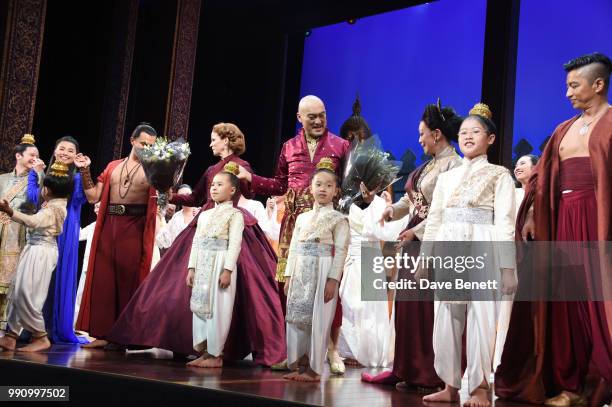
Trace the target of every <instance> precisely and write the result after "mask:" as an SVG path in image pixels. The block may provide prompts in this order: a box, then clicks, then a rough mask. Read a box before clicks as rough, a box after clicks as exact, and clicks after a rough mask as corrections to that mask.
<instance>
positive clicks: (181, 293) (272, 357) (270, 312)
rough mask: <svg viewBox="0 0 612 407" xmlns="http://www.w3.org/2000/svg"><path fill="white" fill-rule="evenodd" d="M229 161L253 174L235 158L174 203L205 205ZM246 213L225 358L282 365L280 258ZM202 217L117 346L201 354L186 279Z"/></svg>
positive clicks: (141, 296)
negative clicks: (250, 356)
mask: <svg viewBox="0 0 612 407" xmlns="http://www.w3.org/2000/svg"><path fill="white" fill-rule="evenodd" d="M228 161H234V162H236V163H238V164H240V165H242V166H243V167H245V168H246V169H247V170H249V171H250V165H249V163H247V162H246V161H243V160H241V159H240V158H238V157H237V156H235V155H231V156H229V157H227V158H225V159H223V160H221V161H220V162H219V163H217V164H215V165H213V166H211V167H209V168H208V169H207V170H206V172H205V173H204V175H203V177H202V179H201V180H200V182H199V183H198V185H197V186H196V188H194V191H193V194H192V195H191V196H188V197H187V196H176V197H175V198H174V199H173V202H176V203H186V202H188V203H190V204H192V205H194V204H195V205H197V204H199V203H200V202H202V201H203V200H204V199H203V198H205V197H206V196H207V191H208V190H209V187H210V184H211V182H212V179H213V177H214V176H215V174H217V173H218V172H220V171H221V170H222V169H223V166H224V165H225V164H226V163H227V162H228ZM242 188H243V186H242V185H241V189H242ZM243 190H244V191H248V189H243ZM237 198H238V197H236V199H235V202H234V205H236V202H237ZM212 206H213V202H212V200H211V199H206V204H205V205H204V206H203V207H202V210H206V209H209V208H211V207H212ZM241 210H242V212H243V214H244V220H245V228H244V232H243V235H242V247H241V251H240V256H239V257H238V264H237V267H238V270H237V272H238V279H237V287H236V289H237V295H236V300H235V303H234V313H233V316H232V324H231V327H230V332H229V336H228V338H227V342H226V344H225V349H224V357H225V358H227V359H242V358H244V357H245V356H247V355H248V354H249V353H253V360H254V361H255V362H256V363H259V364H262V365H271V364H274V363H278V362H280V361H282V360H283V359H284V358H285V357H286V353H287V350H286V341H285V322H284V318H283V313H282V310H281V303H280V298H279V296H278V285H277V283H276V281H275V280H274V275H275V270H276V255H275V254H274V251H273V250H272V247H270V244H269V243H268V240H267V239H266V237H265V234H264V233H263V231H262V230H261V228H260V227H259V226H258V225H257V220H256V219H255V218H254V217H253V216H252V215H250V214H249V213H248V212H247V211H245V210H243V209H241ZM197 219H198V217H197V216H196V217H195V218H194V219H193V221H192V222H191V223H190V224H189V225H188V226H187V228H185V230H183V231H182V232H181V233H180V234H179V235H178V237H177V238H176V240H175V241H174V243H173V244H172V246H171V247H170V249H169V250H168V251H167V252H166V253H165V254H164V256H163V257H162V258H161V260H160V261H159V263H158V264H157V266H156V267H155V268H154V269H153V270H152V271H151V274H150V275H149V277H148V278H147V279H146V280H145V281H144V282H143V283H142V285H141V286H140V288H139V289H138V291H137V292H136V294H134V296H133V297H132V300H131V301H130V303H129V304H128V306H127V307H126V309H125V311H124V312H123V313H122V314H121V316H120V317H119V319H118V320H117V323H116V324H115V326H114V327H113V330H112V332H111V335H110V337H109V339H110V340H111V341H112V342H116V343H122V344H126V345H144V346H151V347H158V348H163V349H168V350H171V351H173V352H177V353H181V354H193V353H195V351H194V350H193V340H192V325H191V324H192V313H191V310H190V308H189V300H190V298H191V289H190V288H189V287H187V285H186V283H185V277H186V275H187V263H188V261H189V253H190V251H191V243H192V241H193V236H194V235H195V231H196V226H197Z"/></svg>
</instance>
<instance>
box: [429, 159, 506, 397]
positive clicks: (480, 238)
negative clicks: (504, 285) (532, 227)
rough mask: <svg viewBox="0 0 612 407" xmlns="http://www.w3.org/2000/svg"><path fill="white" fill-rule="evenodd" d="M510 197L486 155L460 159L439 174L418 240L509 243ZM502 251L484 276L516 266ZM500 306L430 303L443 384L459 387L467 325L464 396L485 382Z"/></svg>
mask: <svg viewBox="0 0 612 407" xmlns="http://www.w3.org/2000/svg"><path fill="white" fill-rule="evenodd" d="M514 194H515V191H514V182H513V180H512V177H511V176H510V172H509V171H508V170H507V169H506V168H504V167H501V166H498V165H493V164H489V162H488V161H487V157H486V155H481V156H479V157H476V158H474V159H472V160H469V159H466V158H464V159H463V163H462V165H461V166H460V167H457V168H454V169H452V170H450V171H447V172H445V173H442V174H440V176H439V178H438V182H437V185H436V188H435V191H434V194H433V199H432V204H431V207H430V209H429V216H428V218H427V227H426V229H425V235H424V239H423V240H424V241H474V242H513V241H514V223H515V217H516V215H515V196H514ZM424 247H425V245H424ZM502 248H503V249H504V250H499V251H498V253H497V254H496V259H495V263H494V267H492V269H493V270H487V272H491V273H496V274H497V273H499V272H501V270H500V269H501V268H509V269H515V268H516V267H515V256H514V251H512V250H509V247H508V246H502ZM426 254H427V253H426ZM497 276H499V274H497ZM498 280H499V278H498ZM499 305H500V304H499V302H498V301H469V302H468V301H466V302H463V303H459V302H440V301H436V302H435V321H434V332H433V348H434V352H435V362H434V367H435V369H436V373H437V374H438V376H440V378H441V379H442V380H443V381H444V382H445V383H447V384H449V385H451V386H453V387H456V388H460V387H461V337H462V334H463V331H464V328H465V325H466V322H467V332H466V338H467V346H466V348H467V376H468V387H469V392H470V393H471V392H473V391H474V390H475V389H476V388H477V387H478V386H480V385H481V383H482V382H483V380H485V379H486V380H487V381H488V379H489V377H490V374H491V365H492V362H493V355H494V351H495V348H496V347H503V343H499V342H498V343H496V329H497V320H498V313H499ZM466 314H467V318H466Z"/></svg>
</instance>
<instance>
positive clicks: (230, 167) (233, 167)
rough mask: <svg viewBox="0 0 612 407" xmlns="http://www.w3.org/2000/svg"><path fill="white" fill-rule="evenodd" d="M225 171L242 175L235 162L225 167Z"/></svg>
mask: <svg viewBox="0 0 612 407" xmlns="http://www.w3.org/2000/svg"><path fill="white" fill-rule="evenodd" d="M223 171H224V172H229V173H230V174H234V175H235V176H238V174H239V173H240V167H239V166H238V164H236V163H235V162H233V161H230V162H228V163H227V164H225V165H224V166H223Z"/></svg>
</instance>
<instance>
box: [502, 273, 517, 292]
mask: <svg viewBox="0 0 612 407" xmlns="http://www.w3.org/2000/svg"><path fill="white" fill-rule="evenodd" d="M517 285H518V281H517V280H516V276H515V275H514V270H512V269H502V294H504V295H512V294H514V293H516V288H517Z"/></svg>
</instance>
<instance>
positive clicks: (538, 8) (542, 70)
mask: <svg viewBox="0 0 612 407" xmlns="http://www.w3.org/2000/svg"><path fill="white" fill-rule="evenodd" d="M594 51H599V52H603V53H604V54H606V55H608V56H609V57H612V0H588V1H577V0H523V1H522V2H521V14H520V22H519V49H518V60H517V67H516V95H515V107H514V143H513V144H514V154H513V157H514V158H515V159H516V158H517V155H519V154H521V153H523V154H524V153H525V152H529V151H528V150H529V149H530V148H531V147H533V148H534V150H533V153H535V154H538V155H539V154H540V153H541V151H540V146H541V144H542V143H543V142H544V141H545V140H546V138H547V137H548V136H550V135H551V134H552V132H553V130H554V129H555V127H556V126H557V125H558V124H559V123H561V122H563V121H565V120H567V119H569V118H570V117H572V116H573V115H575V114H576V111H575V110H574V109H572V105H571V104H570V103H569V101H568V100H567V99H566V97H565V91H566V86H565V78H566V73H565V71H564V70H563V64H564V63H565V62H567V61H569V60H570V59H572V58H575V57H577V56H580V55H583V54H587V53H590V52H594ZM521 139H525V140H524V141H522V142H521ZM525 141H527V142H528V143H529V144H526V143H525ZM517 144H518V147H517Z"/></svg>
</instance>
